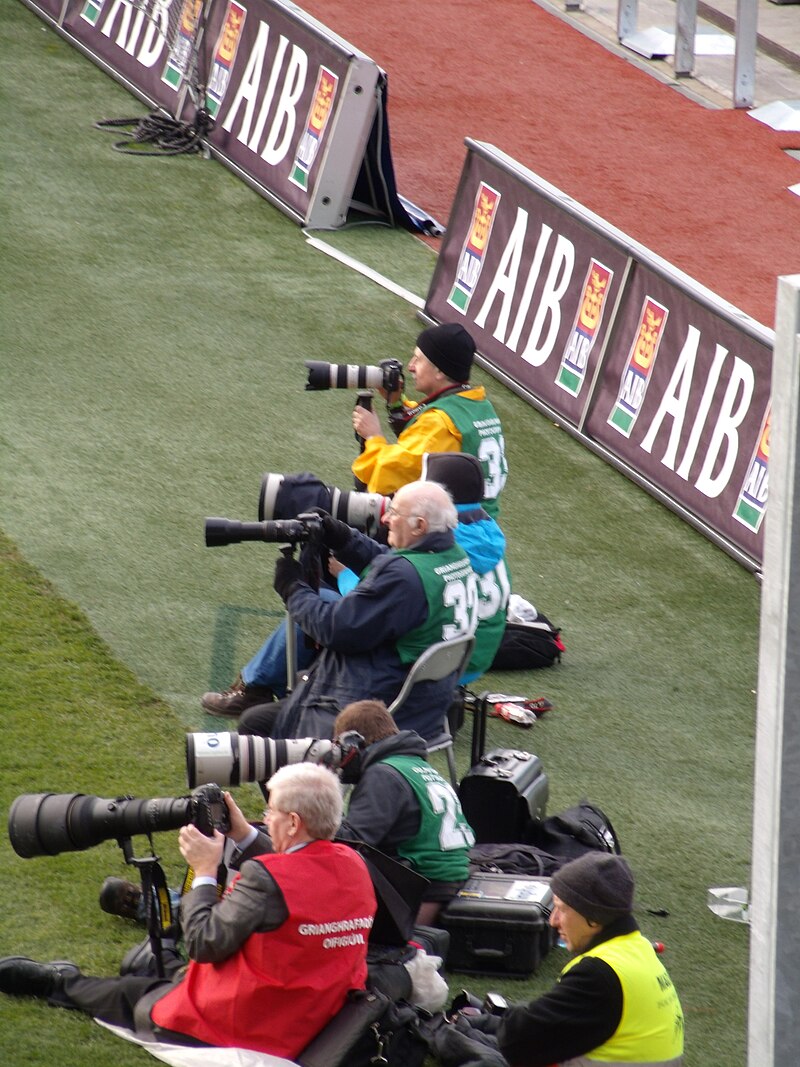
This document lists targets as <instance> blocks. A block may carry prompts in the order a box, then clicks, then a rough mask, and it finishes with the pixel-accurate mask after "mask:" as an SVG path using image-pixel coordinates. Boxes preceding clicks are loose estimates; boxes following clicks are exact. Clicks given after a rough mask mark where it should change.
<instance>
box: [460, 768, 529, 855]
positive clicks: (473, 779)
mask: <svg viewBox="0 0 800 1067" xmlns="http://www.w3.org/2000/svg"><path fill="white" fill-rule="evenodd" d="M549 792H550V785H549V780H548V777H547V774H546V773H545V771H544V768H543V766H542V761H541V760H540V759H539V757H538V756H535V755H534V754H533V753H532V752H524V751H521V750H519V749H510V748H495V749H492V751H491V752H488V753H487V754H486V755H485V756H481V757H480V759H479V760H478V762H477V763H476V764H475V766H474V767H472V768H471V769H470V770H469V771H468V772H467V774H465V775H464V777H463V778H462V779H461V782H460V784H459V787H458V795H459V798H460V800H461V807H462V808H463V811H464V815H465V817H466V819H467V822H468V823H469V824H470V826H471V827H472V829H473V830H474V831H475V840H476V841H477V842H479V843H483V842H498V841H525V840H527V834H528V827H529V824H530V822H531V820H540V819H543V818H544V815H545V812H546V810H547V799H548V795H549Z"/></svg>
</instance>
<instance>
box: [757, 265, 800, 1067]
mask: <svg viewBox="0 0 800 1067" xmlns="http://www.w3.org/2000/svg"><path fill="white" fill-rule="evenodd" d="M799 428H800V274H795V275H792V276H791V277H784V278H779V279H778V303H777V311H776V324H775V350H774V356H773V364H772V430H771V432H770V441H769V445H768V448H769V452H768V455H769V504H768V508H767V515H766V518H765V520H764V521H765V524H766V525H765V537H764V582H763V589H762V596H761V627H760V652H759V671H758V717H757V723H756V760H755V798H754V808H753V855H752V872H751V895H752V903H751V907H750V1005H749V1013H748V1014H749V1023H748V1059H747V1062H748V1065H749V1067H785V1065H789V1064H796V1063H800V967H798V965H797V961H798V959H800V923H798V921H797V916H798V914H800V834H798V832H797V812H798V806H799V805H800V714H798V708H799V707H800V656H798V654H797V647H798V638H799V637H800V436H799V434H798V429H799Z"/></svg>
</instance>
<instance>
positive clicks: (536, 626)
mask: <svg viewBox="0 0 800 1067" xmlns="http://www.w3.org/2000/svg"><path fill="white" fill-rule="evenodd" d="M564 651H565V648H564V642H563V640H562V639H561V630H560V629H559V628H558V627H557V626H554V625H553V624H552V622H551V621H550V620H549V619H548V618H547V616H546V615H542V613H541V612H540V611H537V610H536V608H535V607H534V606H533V604H531V603H530V601H528V600H525V598H524V597H521V596H520V595H519V594H518V593H512V594H511V596H510V597H509V600H508V611H507V613H506V628H505V630H504V632H503V638H502V640H501V642H500V647H499V648H498V650H497V652H496V653H495V657H494V660H493V662H492V666H491V668H490V670H494V671H531V670H536V669H537V668H539V667H552V666H553V664H554V663H558V662H560V660H561V653H562V652H564Z"/></svg>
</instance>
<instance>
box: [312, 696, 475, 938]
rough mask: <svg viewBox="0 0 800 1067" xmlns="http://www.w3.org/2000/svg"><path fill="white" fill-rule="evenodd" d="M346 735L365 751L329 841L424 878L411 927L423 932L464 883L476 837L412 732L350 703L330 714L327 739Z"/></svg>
mask: <svg viewBox="0 0 800 1067" xmlns="http://www.w3.org/2000/svg"><path fill="white" fill-rule="evenodd" d="M348 730H356V731H357V732H358V733H360V734H361V735H362V737H363V738H364V741H365V742H366V748H365V750H364V752H363V753H362V755H361V761H360V766H359V770H358V777H357V779H356V781H355V786H354V788H353V791H352V793H351V794H350V801H349V804H348V807H347V814H346V816H345V818H344V820H343V821H342V825H341V827H340V829H339V832H338V833H337V835H336V838H337V840H340V841H365V842H366V843H367V844H368V845H373V846H374V847H375V848H377V849H380V851H381V852H383V853H384V854H385V855H387V856H391V857H392V858H393V859H399V860H401V861H402V862H404V863H406V864H408V866H409V867H411V868H412V869H413V870H415V871H416V872H417V873H418V874H421V875H422V876H423V877H425V878H427V879H428V880H429V882H430V885H429V886H428V887H427V889H426V890H425V894H424V896H423V898H422V904H421V906H420V909H419V912H418V914H417V920H416V921H417V924H418V925H423V926H429V925H430V924H431V923H433V922H434V920H435V919H436V916H437V915H438V914H439V911H440V909H441V907H442V905H443V904H445V903H447V901H448V900H450V899H451V898H452V897H454V896H455V894H456V893H457V892H458V890H459V889H460V888H461V886H462V884H463V883H464V880H465V879H466V877H467V874H468V873H469V858H468V853H469V849H470V847H471V846H472V845H473V844H474V843H475V835H474V834H473V832H472V829H471V827H470V825H469V823H468V822H467V820H466V819H465V818H464V813H463V811H462V810H461V803H460V801H459V799H458V796H457V795H456V793H455V790H454V789H453V787H452V786H451V785H450V784H449V783H448V782H446V781H445V780H444V778H442V776H441V775H440V774H439V773H438V771H436V770H435V768H433V767H432V766H431V765H430V764H429V763H428V761H427V757H426V748H425V741H424V740H423V739H422V738H421V737H420V736H419V734H416V733H414V732H413V730H398V728H397V724H396V723H395V721H394V719H393V718H392V716H391V715H390V714H389V712H388V711H387V710H386V705H385V704H382V703H381V701H379V700H359V701H356V702H355V703H353V704H349V705H348V706H347V707H346V708H345V709H344V711H342V712H341V713H340V714H339V715H337V717H336V721H335V723H334V724H333V735H334V737H335V738H338V737H339V736H340V735H341V734H344V733H346V732H347V731H348ZM345 781H347V782H349V781H351V776H350V775H349V774H346V775H345ZM445 825H446V827H447V829H446V832H443V831H444V830H445Z"/></svg>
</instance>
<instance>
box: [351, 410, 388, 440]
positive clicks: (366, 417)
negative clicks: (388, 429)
mask: <svg viewBox="0 0 800 1067" xmlns="http://www.w3.org/2000/svg"><path fill="white" fill-rule="evenodd" d="M353 429H354V430H355V431H356V433H357V434H358V436H359V437H363V438H364V440H365V441H366V440H367V438H369V437H378V436H379V435H380V433H381V422H380V419H379V418H378V416H377V415H376V414H375V412H374V411H367V409H366V408H353Z"/></svg>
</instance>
